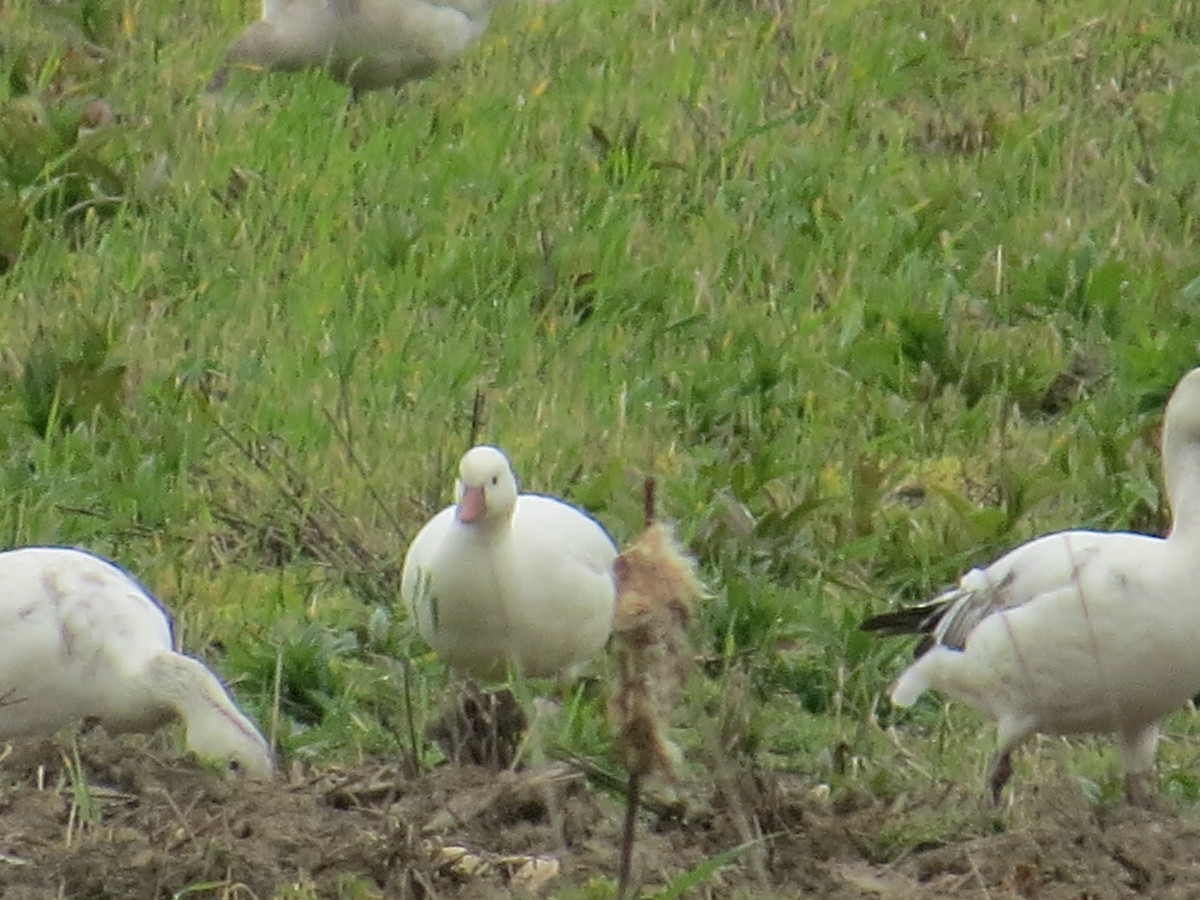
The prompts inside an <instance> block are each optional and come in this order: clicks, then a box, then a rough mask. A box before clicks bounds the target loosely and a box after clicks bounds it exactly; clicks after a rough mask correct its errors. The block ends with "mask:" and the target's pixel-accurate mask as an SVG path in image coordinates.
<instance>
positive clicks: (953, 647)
mask: <svg viewBox="0 0 1200 900" xmlns="http://www.w3.org/2000/svg"><path fill="white" fill-rule="evenodd" d="M1163 463H1164V469H1165V473H1166V483H1167V492H1168V495H1169V497H1170V498H1171V504H1172V509H1173V514H1174V525H1173V527H1172V530H1171V533H1170V535H1169V536H1168V537H1167V538H1156V537H1149V536H1146V535H1137V534H1128V533H1118V532H1092V531H1068V532H1061V533H1057V534H1052V535H1047V536H1044V537H1040V538H1038V539H1036V540H1034V541H1031V542H1029V543H1028V544H1024V545H1022V546H1021V547H1018V548H1017V549H1015V550H1013V551H1012V552H1010V553H1009V554H1007V555H1006V556H1004V557H1002V558H1001V559H999V560H998V561H996V562H995V563H993V564H992V565H990V566H988V567H986V568H983V569H973V570H971V571H970V572H968V573H967V574H966V575H965V576H963V578H962V580H961V581H960V582H959V585H958V587H956V588H955V589H953V590H951V591H948V592H946V593H945V594H943V595H941V596H940V597H938V598H936V599H935V600H934V601H933V602H932V603H930V604H927V605H926V606H923V607H918V608H917V609H914V610H906V611H901V612H898V613H889V614H884V615H882V616H876V617H875V618H873V619H870V620H868V621H867V622H865V623H864V625H863V627H864V628H867V629H869V630H878V631H883V632H886V633H899V632H904V631H916V632H926V633H928V637H927V638H926V639H925V640H924V641H923V642H922V644H921V645H920V646H919V647H918V651H917V652H918V655H917V659H916V661H915V662H913V663H912V665H910V666H909V668H908V669H906V670H905V671H904V672H903V673H902V674H901V675H900V677H899V678H898V679H897V680H896V682H895V684H894V685H893V686H892V689H891V696H892V699H893V701H894V702H895V703H897V704H898V705H901V706H907V705H911V704H912V703H914V702H916V700H917V698H918V697H920V696H921V694H923V693H924V692H925V691H926V690H930V689H932V690H936V691H939V692H941V693H944V694H946V695H948V696H949V697H951V698H953V699H956V700H959V701H961V702H963V703H967V704H969V705H970V706H973V707H974V708H976V709H978V710H981V711H983V712H985V713H988V714H989V715H991V716H992V717H993V718H994V719H995V720H996V722H997V730H998V738H997V742H998V747H997V752H996V755H995V757H994V758H993V761H992V765H991V769H990V774H989V782H990V786H991V789H992V792H993V796H994V797H995V798H996V799H998V798H999V795H1000V791H1001V790H1002V789H1003V787H1004V784H1005V782H1006V781H1007V780H1008V778H1009V777H1010V775H1011V753H1012V750H1013V749H1014V748H1015V747H1016V746H1017V745H1019V744H1020V743H1021V742H1022V741H1024V740H1025V739H1026V738H1028V737H1029V736H1030V735H1032V734H1034V733H1044V734H1075V733H1082V732H1101V733H1113V734H1116V735H1117V737H1118V739H1119V742H1120V745H1121V750H1122V754H1123V757H1124V763H1125V772H1126V793H1127V796H1128V798H1129V799H1130V801H1132V802H1135V803H1146V802H1148V801H1149V788H1148V778H1149V774H1150V772H1151V770H1152V768H1153V764H1154V747H1155V743H1156V741H1157V737H1158V724H1159V722H1160V720H1161V719H1162V718H1163V717H1164V716H1166V715H1167V714H1168V713H1170V712H1172V711H1173V710H1175V709H1178V708H1180V707H1181V706H1183V705H1184V704H1185V703H1186V702H1187V701H1188V700H1189V699H1190V698H1191V697H1192V696H1193V695H1195V694H1196V693H1197V691H1200V653H1198V652H1197V649H1196V639H1197V635H1200V369H1197V370H1193V371H1192V372H1190V373H1189V374H1188V375H1186V376H1185V377H1184V378H1183V379H1182V380H1181V381H1180V383H1179V385H1178V386H1177V387H1176V389H1175V392H1174V394H1173V395H1172V398H1171V401H1170V403H1169V404H1168V406H1167V412H1166V419H1165V423H1164V429H1163Z"/></svg>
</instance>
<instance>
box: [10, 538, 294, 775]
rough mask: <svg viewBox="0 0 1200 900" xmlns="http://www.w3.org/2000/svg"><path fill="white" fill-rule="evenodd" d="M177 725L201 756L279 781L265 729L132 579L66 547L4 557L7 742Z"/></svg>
mask: <svg viewBox="0 0 1200 900" xmlns="http://www.w3.org/2000/svg"><path fill="white" fill-rule="evenodd" d="M176 718H177V719H180V720H181V721H182V722H183V726H184V728H185V729H186V731H187V744H188V746H189V747H190V748H191V749H192V750H193V751H194V752H195V753H196V754H197V755H199V756H201V757H203V758H206V759H220V760H223V761H226V762H227V763H229V764H230V766H231V768H234V769H237V770H240V771H242V772H244V773H245V774H246V775H249V776H251V777H254V778H269V777H270V776H271V774H272V771H273V769H274V763H273V761H272V758H271V752H270V750H269V748H268V747H267V743H266V741H265V740H263V737H262V735H261V734H260V733H259V731H258V729H257V728H255V727H254V725H253V723H252V722H251V721H250V720H249V719H248V718H246V716H245V715H244V714H243V713H242V711H241V710H240V709H238V707H237V705H236V704H235V703H234V702H233V700H232V699H230V696H229V694H228V693H227V692H226V690H225V688H224V687H223V686H222V684H221V682H220V681H219V680H218V679H217V677H216V676H215V675H214V674H213V673H212V671H210V670H209V668H208V667H207V666H206V665H204V664H203V663H201V662H200V661H198V660H196V659H193V658H191V657H189V656H184V655H183V654H181V653H177V652H176V651H175V649H174V641H173V635H172V628H171V620H170V617H169V616H168V614H167V613H166V611H165V610H164V609H163V608H162V607H161V606H159V604H158V602H157V601H156V600H155V599H154V598H153V597H152V596H151V595H150V594H149V593H148V592H147V591H146V589H145V588H143V587H142V586H141V585H140V584H138V583H137V581H135V580H134V579H133V578H132V577H131V576H130V575H129V574H128V573H126V572H125V571H124V570H122V569H121V568H119V567H118V566H116V565H114V564H113V563H110V562H107V561H105V560H103V559H100V558H99V557H96V556H92V555H91V554H89V553H85V552H83V551H80V550H71V549H67V548H62V547H27V548H23V549H20V550H9V551H5V552H0V740H6V739H9V738H15V737H25V736H37V735H49V734H53V733H54V732H55V731H57V730H59V729H60V728H63V727H64V726H67V725H70V724H73V723H76V722H81V721H88V722H95V723H98V724H100V725H103V726H104V729H105V730H106V731H108V732H110V733H114V734H115V733H119V732H125V731H152V730H154V729H156V728H158V727H159V726H161V725H163V724H165V723H167V722H169V721H171V720H172V719H176Z"/></svg>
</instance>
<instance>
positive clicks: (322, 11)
mask: <svg viewBox="0 0 1200 900" xmlns="http://www.w3.org/2000/svg"><path fill="white" fill-rule="evenodd" d="M496 2H497V0H264V2H263V13H262V20H261V21H258V22H255V23H254V24H253V25H251V26H250V27H248V28H247V29H246V30H245V31H244V32H243V33H242V35H241V37H239V38H238V39H237V40H236V41H235V42H234V43H233V45H232V46H231V47H230V48H229V51H228V53H226V55H225V65H226V67H229V66H232V65H239V64H242V65H246V64H249V65H254V66H262V67H264V68H267V69H274V70H279V71H298V70H300V69H309V68H317V67H321V66H325V67H328V69H329V72H330V74H332V75H333V77H334V78H336V79H337V80H338V81H342V82H345V83H346V84H348V85H350V87H351V88H352V89H353V91H354V92H355V94H358V93H360V92H362V91H372V90H377V89H379V88H384V87H395V86H399V85H401V84H403V83H404V82H406V81H411V80H413V79H416V78H424V77H426V76H428V75H430V74H432V73H433V72H434V71H435V70H436V69H437V68H438V67H440V66H442V65H445V64H446V63H449V62H451V61H452V60H454V59H456V58H458V57H459V56H461V55H462V54H463V53H464V52H466V50H467V48H469V47H470V46H471V45H472V44H474V43H475V42H476V41H477V40H479V38H480V36H482V34H483V32H484V31H485V30H486V29H487V26H488V23H489V22H490V21H491V17H492V8H493V7H494V6H495V5H496ZM226 75H227V71H226V70H225V69H223V70H222V71H221V72H220V73H218V74H217V76H216V78H215V79H214V87H220V85H221V84H222V83H223V82H224V78H225V77H226Z"/></svg>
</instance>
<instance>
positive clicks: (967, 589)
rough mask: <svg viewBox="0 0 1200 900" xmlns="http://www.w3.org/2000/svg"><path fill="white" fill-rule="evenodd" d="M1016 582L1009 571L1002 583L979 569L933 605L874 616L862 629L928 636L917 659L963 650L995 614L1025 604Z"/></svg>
mask: <svg viewBox="0 0 1200 900" xmlns="http://www.w3.org/2000/svg"><path fill="white" fill-rule="evenodd" d="M1013 579H1014V573H1013V572H1009V573H1008V574H1007V575H1005V576H1004V577H1003V578H1001V579H999V580H998V581H993V580H989V579H988V577H987V573H986V572H984V571H981V570H978V569H977V570H975V571H973V572H970V573H968V574H967V576H966V577H964V578H963V580H962V582H961V583H960V584H959V585H958V587H955V588H952V589H951V590H949V591H946V592H945V593H943V594H939V595H938V596H937V597H935V598H934V599H933V600H931V601H930V602H929V603H923V604H921V605H920V606H911V607H909V608H907V609H901V610H897V611H895V612H890V613H883V614H881V615H878V616H872V617H871V618H869V619H867V620H866V621H864V622H863V623H862V624H861V625H860V626H859V627H860V628H861V629H862V630H863V631H878V632H880V633H882V634H885V635H898V634H922V635H925V637H924V638H923V639H922V640H921V641H920V643H918V644H917V648H916V651H915V653H914V655H915V656H920V655H921V654H923V653H925V652H926V651H927V650H929V649H931V648H932V647H934V646H936V645H938V644H942V645H945V646H947V647H949V648H951V649H953V650H961V649H963V647H965V646H966V643H967V637H968V636H969V635H970V634H971V632H972V631H974V630H975V626H976V625H978V624H979V623H980V622H982V621H983V620H984V619H986V618H987V617H988V616H990V615H991V614H992V613H994V612H998V611H1000V610H1003V609H1010V608H1011V607H1013V606H1019V605H1020V604H1021V603H1022V602H1023V601H1022V599H1021V598H1019V597H1017V596H1016V595H1015V594H1014V593H1013V592H1012V590H1011V587H1012V582H1013Z"/></svg>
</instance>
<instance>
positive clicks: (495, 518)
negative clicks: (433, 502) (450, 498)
mask: <svg viewBox="0 0 1200 900" xmlns="http://www.w3.org/2000/svg"><path fill="white" fill-rule="evenodd" d="M455 497H456V502H455V504H454V505H453V506H448V507H446V508H445V509H443V510H442V511H441V512H439V513H438V514H437V515H436V516H434V517H433V518H432V519H431V520H430V521H429V522H428V523H427V524H426V525H425V526H424V527H423V528H422V529H421V530H420V532H418V534H417V536H416V538H415V539H414V540H413V542H412V545H411V546H410V547H409V549H408V554H407V556H406V557H405V560H404V571H403V574H402V576H401V587H400V592H401V596H402V597H403V598H404V601H405V603H406V604H407V605H408V609H409V613H410V615H411V616H412V617H413V619H414V621H415V622H416V625H417V630H418V631H419V632H420V633H421V635H422V636H423V637H424V638H425V640H427V641H428V642H429V644H430V646H432V647H433V649H434V650H435V651H436V652H437V654H438V655H439V656H440V657H441V658H442V659H443V660H444V661H445V662H446V663H447V664H448V665H449V666H450V667H451V668H453V669H456V670H458V671H459V672H461V673H463V674H466V675H472V676H476V677H479V678H485V679H493V678H502V677H504V676H505V674H506V672H507V671H508V670H509V668H510V667H511V668H512V669H513V670H515V671H516V672H517V673H519V674H521V675H525V676H528V677H550V676H555V675H559V674H562V673H566V672H569V671H570V670H571V669H573V668H575V667H577V666H579V665H581V664H583V663H584V662H586V661H587V660H588V659H590V658H591V657H592V656H593V655H594V654H595V653H596V652H597V651H598V650H600V649H601V648H602V647H603V646H604V643H605V641H607V640H608V635H609V632H610V630H611V629H612V618H613V606H614V603H615V601H616V587H615V578H614V574H613V563H614V561H615V560H616V558H617V552H618V551H617V546H616V544H615V543H614V541H613V539H612V537H610V536H609V534H608V532H607V531H605V530H604V528H603V527H602V526H601V525H600V524H599V523H598V522H597V521H596V520H595V519H593V518H592V517H591V516H589V515H588V514H587V513H585V512H583V511H582V510H580V509H578V508H576V507H574V506H571V505H570V504H569V503H566V502H565V501H563V500H558V499H556V498H554V497H546V496H542V495H539V494H519V493H518V492H517V478H516V475H514V474H513V469H512V464H511V463H510V462H509V459H508V457H507V456H506V455H505V454H504V452H503V451H502V450H500V449H499V448H497V447H490V446H479V447H474V448H472V449H471V450H468V451H467V453H466V455H465V456H463V458H462V462H461V463H460V465H459V474H458V480H457V483H456V486H455Z"/></svg>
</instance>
